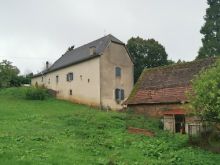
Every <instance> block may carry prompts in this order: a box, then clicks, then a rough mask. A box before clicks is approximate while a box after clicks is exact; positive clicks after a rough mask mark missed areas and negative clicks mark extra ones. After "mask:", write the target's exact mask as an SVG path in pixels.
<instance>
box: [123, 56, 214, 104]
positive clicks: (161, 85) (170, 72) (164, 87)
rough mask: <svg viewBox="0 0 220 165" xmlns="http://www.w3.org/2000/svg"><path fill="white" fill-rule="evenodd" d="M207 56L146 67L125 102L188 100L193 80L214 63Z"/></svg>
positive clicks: (148, 102)
mask: <svg viewBox="0 0 220 165" xmlns="http://www.w3.org/2000/svg"><path fill="white" fill-rule="evenodd" d="M215 61H216V58H207V59H203V60H197V61H193V62H187V63H182V64H174V65H169V66H163V67H157V68H152V69H145V70H144V71H143V73H142V74H141V76H140V78H139V80H138V82H137V83H136V84H135V87H134V89H133V91H132V92H131V95H130V96H129V98H128V99H127V101H126V102H125V104H128V105H132V104H158V103H181V102H186V101H187V97H186V93H187V92H191V85H190V84H191V81H192V80H193V78H194V77H195V76H196V75H198V73H199V72H200V71H201V70H203V69H206V68H208V67H210V66H211V65H212V64H214V63H215Z"/></svg>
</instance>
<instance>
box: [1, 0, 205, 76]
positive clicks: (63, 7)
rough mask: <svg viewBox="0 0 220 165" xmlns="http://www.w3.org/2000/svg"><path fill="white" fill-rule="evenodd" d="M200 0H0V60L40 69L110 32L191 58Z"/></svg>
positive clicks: (197, 37) (196, 44)
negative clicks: (153, 41) (149, 40)
mask: <svg viewBox="0 0 220 165" xmlns="http://www.w3.org/2000/svg"><path fill="white" fill-rule="evenodd" d="M206 8H207V4H206V0H136V1H134V0H111V1H110V0H109V1H107V0H0V61H1V60H2V59H7V60H9V61H11V62H13V64H14V65H16V66H17V67H18V68H19V69H20V70H21V73H27V72H30V71H32V72H34V73H36V72H38V71H41V69H42V68H43V65H44V63H45V61H47V60H48V61H50V62H54V61H55V60H56V59H58V58H59V57H60V56H61V55H62V54H63V53H64V52H65V51H66V49H67V48H68V47H69V46H71V45H75V46H76V47H78V46H80V45H83V44H86V43H88V42H90V41H92V40H95V39H97V38H100V37H102V36H104V34H109V33H111V34H113V35H114V36H115V37H117V38H118V39H120V40H122V41H123V42H125V43H126V42H127V40H128V39H129V38H131V37H132V36H134V37H136V36H140V37H142V38H145V39H147V38H154V39H156V40H158V41H159V42H160V43H161V44H162V45H164V46H165V48H166V51H167V53H168V55H169V59H173V60H178V59H182V60H186V61H189V60H193V59H194V58H195V57H196V56H197V52H198V49H199V47H200V46H201V37H202V36H201V34H200V32H199V31H200V28H201V26H202V25H203V24H204V20H203V16H204V15H205V10H206Z"/></svg>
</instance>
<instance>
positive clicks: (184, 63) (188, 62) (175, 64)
mask: <svg viewBox="0 0 220 165" xmlns="http://www.w3.org/2000/svg"><path fill="white" fill-rule="evenodd" d="M218 59H220V58H219V57H207V58H203V59H197V60H193V61H187V62H183V63H174V64H170V65H163V66H158V67H153V68H144V72H148V71H154V70H158V69H168V68H171V67H176V66H185V65H190V64H193V63H199V62H202V61H207V60H218Z"/></svg>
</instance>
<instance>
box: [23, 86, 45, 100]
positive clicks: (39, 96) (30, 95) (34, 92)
mask: <svg viewBox="0 0 220 165" xmlns="http://www.w3.org/2000/svg"><path fill="white" fill-rule="evenodd" d="M47 96H48V92H47V89H45V88H29V89H27V91H26V99H28V100H45V98H46V97H47Z"/></svg>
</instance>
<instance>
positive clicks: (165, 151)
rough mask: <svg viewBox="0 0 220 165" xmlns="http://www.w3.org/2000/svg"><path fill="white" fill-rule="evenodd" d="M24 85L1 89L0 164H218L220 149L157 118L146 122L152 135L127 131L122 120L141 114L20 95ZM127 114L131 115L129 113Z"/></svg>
mask: <svg viewBox="0 0 220 165" xmlns="http://www.w3.org/2000/svg"><path fill="white" fill-rule="evenodd" d="M24 90H25V89H22V88H18V89H16V88H11V89H4V90H0V164H2V165H9V164H10V165H14V164H16V165H17V164H22V165H23V164H27V165H29V164H54V165H55V164H57V165H60V164H76V165H80V164H85V165H90V164H98V165H104V164H109V165H113V164H122V165H127V164H130V165H138V164H150V165H151V164H152V165H153V164H155V165H156V164H158V165H159V164H167V165H172V164H183V165H187V164H192V165H194V164H195V165H202V164H204V165H209V164H210V165H211V164H213V165H214V164H216V165H217V164H220V155H219V154H213V153H210V152H208V151H203V150H201V149H199V148H192V147H189V146H188V145H187V136H186V135H185V136H183V135H172V134H168V133H165V132H163V131H160V130H159V129H158V128H157V124H158V122H157V121H154V120H150V119H149V121H148V122H146V123H145V125H144V127H146V128H148V129H151V130H154V131H156V137H146V136H143V135H134V134H128V133H127V131H126V125H127V124H126V123H133V124H136V125H138V123H139V122H138V121H139V120H141V118H142V117H140V116H137V117H136V118H135V119H132V121H127V120H126V114H124V113H116V112H102V111H100V110H96V109H92V108H89V107H87V106H83V105H76V104H72V103H69V102H66V101H60V100H56V99H52V98H50V99H47V100H45V101H31V100H25V99H24ZM130 120H131V119H130Z"/></svg>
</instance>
